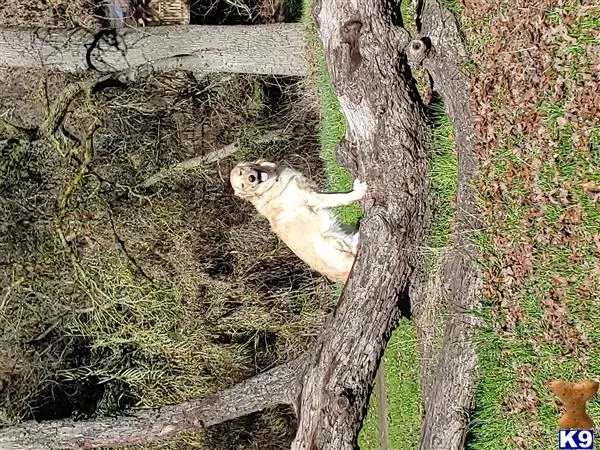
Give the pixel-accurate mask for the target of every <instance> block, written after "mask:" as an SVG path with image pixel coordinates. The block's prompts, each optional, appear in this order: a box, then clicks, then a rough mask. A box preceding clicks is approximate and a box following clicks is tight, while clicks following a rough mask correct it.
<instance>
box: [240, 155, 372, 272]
mask: <svg viewBox="0 0 600 450" xmlns="http://www.w3.org/2000/svg"><path fill="white" fill-rule="evenodd" d="M229 180H230V182H231V186H232V187H233V190H234V192H235V195H237V196H238V197H240V198H243V199H245V200H248V201H249V202H250V203H252V204H253V205H254V207H255V208H256V210H257V211H258V212H259V213H260V214H261V215H263V216H264V217H266V218H267V219H268V220H269V223H270V224H271V229H272V230H273V232H274V233H275V234H277V236H279V238H280V239H281V240H282V241H283V242H285V244H286V245H287V246H288V247H289V248H290V249H291V250H292V251H293V252H294V253H295V254H296V255H297V256H298V257H299V258H300V259H302V260H303V261H304V262H305V263H306V264H308V265H309V266H310V267H311V268H312V269H313V270H315V271H317V272H319V273H321V274H323V275H325V276H326V277H327V278H329V279H330V280H332V281H337V282H343V283H344V282H346V280H347V279H348V275H349V273H350V269H351V268H352V264H354V258H355V256H356V253H357V250H358V239H359V233H358V231H356V232H353V231H350V230H346V229H344V228H343V227H342V225H340V223H339V222H338V221H337V219H336V217H335V215H334V214H333V211H331V210H330V209H329V208H332V207H334V206H340V205H348V204H350V203H352V202H355V201H358V200H360V199H362V198H363V197H364V196H365V193H366V191H367V185H366V183H363V182H360V181H358V180H354V186H353V191H352V192H348V193H335V194H325V193H320V192H317V191H315V190H314V189H313V187H312V186H311V184H310V183H309V181H308V180H307V179H306V178H305V177H304V176H303V175H302V174H301V173H300V172H298V171H297V170H294V169H292V168H290V167H286V166H284V165H281V164H275V163H272V162H268V161H264V160H258V161H256V162H253V163H248V162H243V163H239V164H238V165H237V166H235V167H234V168H233V169H232V170H231V173H230V175H229Z"/></svg>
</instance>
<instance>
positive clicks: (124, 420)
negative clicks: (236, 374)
mask: <svg viewBox="0 0 600 450" xmlns="http://www.w3.org/2000/svg"><path fill="white" fill-rule="evenodd" d="M302 362H303V360H302V359H299V360H295V361H293V362H291V363H288V364H284V365H282V366H278V367H276V368H274V369H272V370H269V371H268V372H265V373H262V374H260V375H257V376H255V377H253V378H250V379H249V380H246V381H244V382H242V383H240V384H237V385H235V386H233V387H232V388H230V389H227V390H224V391H222V392H218V393H216V394H213V395H209V396H207V397H205V398H202V399H199V400H190V401H188V402H185V403H180V404H178V405H173V406H165V407H163V408H160V409H156V410H142V411H135V412H133V413H131V414H129V415H127V416H123V417H114V418H113V417H104V418H98V419H94V420H85V421H73V420H63V421H51V422H42V423H36V422H25V423H23V424H20V425H17V426H14V427H8V428H4V429H0V448H2V449H6V450H34V449H35V450H38V449H40V448H47V447H52V448H76V449H89V448H93V447H117V446H124V445H133V444H139V443H143V442H150V441H155V440H158V439H164V438H167V437H172V436H174V435H177V434H179V433H182V432H184V431H189V430H192V429H197V428H204V427H208V426H211V425H215V424H218V423H222V422H225V421H227V420H231V419H235V418H237V417H242V416H245V415H247V414H250V413H253V412H255V411H261V410H263V409H265V408H269V407H274V406H277V405H282V404H288V405H291V404H293V403H294V401H295V399H296V397H297V395H298V393H299V391H300V385H299V376H301V374H302V368H303V365H302Z"/></svg>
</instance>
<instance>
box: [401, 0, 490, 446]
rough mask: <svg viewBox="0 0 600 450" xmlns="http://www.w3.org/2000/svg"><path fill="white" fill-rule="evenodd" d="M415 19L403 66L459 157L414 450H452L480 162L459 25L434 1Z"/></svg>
mask: <svg viewBox="0 0 600 450" xmlns="http://www.w3.org/2000/svg"><path fill="white" fill-rule="evenodd" d="M417 16H418V17H420V20H417V23H418V25H419V28H420V29H419V31H420V35H421V39H420V40H417V41H413V42H412V43H411V45H410V47H409V52H408V54H409V58H410V59H411V61H412V62H413V63H414V64H419V63H422V64H423V66H424V67H425V68H426V69H427V71H428V72H429V74H430V75H431V78H432V79H433V89H434V90H436V91H437V92H439V93H440V94H441V96H442V98H443V99H444V104H445V106H446V111H447V113H448V115H449V116H450V118H451V119H452V121H453V122H454V129H455V141H456V151H457V153H458V184H457V193H456V216H455V219H454V239H453V244H452V247H451V248H450V249H449V251H448V253H447V254H446V255H445V257H444V262H443V264H444V267H443V274H442V277H441V282H442V284H443V287H444V290H445V294H446V295H445V296H446V303H447V305H448V311H447V312H448V318H447V319H446V323H445V329H444V340H443V344H442V348H441V350H439V354H438V349H429V350H430V351H431V354H421V359H423V360H433V361H435V362H436V363H437V364H435V363H434V365H435V367H434V368H435V369H436V370H435V371H434V372H433V373H432V374H427V375H426V376H427V378H428V379H427V380H426V383H427V384H426V386H427V389H425V392H424V398H425V418H424V420H423V426H422V429H421V439H420V442H419V447H418V448H419V449H420V450H433V449H438V448H446V449H451V450H455V449H462V448H464V445H465V438H466V435H467V430H468V413H469V410H470V409H471V407H472V401H473V392H474V388H475V375H476V368H477V355H476V348H475V344H474V342H473V341H472V337H473V333H474V332H475V330H476V328H477V325H478V323H479V320H478V319H477V318H476V316H475V315H474V311H475V310H476V309H477V308H478V307H479V306H480V300H481V275H480V272H479V269H478V267H477V261H476V257H477V247H476V245H475V243H474V237H475V235H476V233H477V232H478V231H479V230H480V229H481V226H482V216H481V212H480V211H479V208H478V206H477V202H476V194H475V191H474V187H473V182H474V181H475V179H476V176H477V169H478V161H477V155H476V154H475V151H474V145H473V140H474V132H473V116H472V113H471V109H470V105H469V92H470V85H469V78H468V77H467V76H466V75H465V74H464V73H463V72H462V71H461V65H462V64H463V63H464V62H465V60H466V52H465V50H464V45H463V41H462V38H461V36H460V33H459V29H458V23H457V21H456V19H455V17H454V16H453V15H452V14H451V13H450V12H449V11H446V10H444V9H443V8H441V5H440V3H439V1H438V0H423V1H422V2H420V5H419V7H418V10H417ZM424 315H427V313H424ZM419 339H421V336H419ZM422 379H423V377H422Z"/></svg>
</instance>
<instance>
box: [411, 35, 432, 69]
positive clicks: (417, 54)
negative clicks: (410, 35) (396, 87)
mask: <svg viewBox="0 0 600 450" xmlns="http://www.w3.org/2000/svg"><path fill="white" fill-rule="evenodd" d="M430 47H431V45H430V42H429V39H427V38H422V39H413V40H412V41H410V43H409V44H408V46H407V47H406V58H407V59H408V64H409V65H410V66H411V67H416V66H420V65H421V63H422V62H423V60H424V59H425V57H426V56H427V54H428V53H429V49H430Z"/></svg>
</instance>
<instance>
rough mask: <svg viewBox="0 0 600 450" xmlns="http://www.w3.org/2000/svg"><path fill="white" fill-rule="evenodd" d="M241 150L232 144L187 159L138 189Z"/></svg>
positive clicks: (270, 138) (267, 138) (275, 137)
mask: <svg viewBox="0 0 600 450" xmlns="http://www.w3.org/2000/svg"><path fill="white" fill-rule="evenodd" d="M280 139H282V138H281V135H280V134H279V133H268V134H267V135H266V136H264V137H262V138H260V139H257V140H256V141H255V144H264V143H266V142H271V141H275V140H280ZM238 149H239V143H237V142H232V143H231V144H229V145H226V146H225V147H223V148H221V149H219V150H215V151H214V152H210V153H209V154H207V155H202V156H196V157H194V158H190V159H186V160H185V161H182V162H179V163H177V164H173V165H171V166H169V167H167V168H165V169H161V170H160V171H158V172H157V173H155V174H154V175H152V176H151V177H149V178H148V179H147V180H145V181H143V182H142V183H140V184H139V185H138V187H140V188H142V189H147V188H149V187H150V186H152V185H154V184H156V183H158V182H160V181H162V180H164V179H165V178H169V177H172V176H173V175H175V174H177V173H181V172H185V171H186V170H192V169H195V168H197V167H202V166H205V165H207V164H211V163H214V162H217V161H220V160H221V159H225V158H228V157H230V156H233V155H234V154H235V152H236V151H237V150H238Z"/></svg>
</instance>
